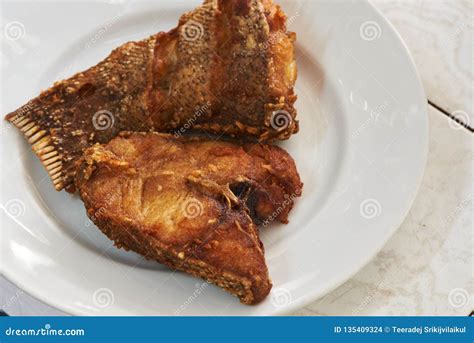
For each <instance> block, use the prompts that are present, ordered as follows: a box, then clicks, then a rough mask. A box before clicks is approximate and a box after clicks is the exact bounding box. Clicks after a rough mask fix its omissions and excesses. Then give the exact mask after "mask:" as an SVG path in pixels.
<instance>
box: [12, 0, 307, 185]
mask: <svg viewBox="0 0 474 343" xmlns="http://www.w3.org/2000/svg"><path fill="white" fill-rule="evenodd" d="M285 21H286V17H285V15H284V13H283V12H282V11H281V9H280V8H279V7H278V6H276V5H274V4H273V3H272V2H271V1H269V0H265V1H263V2H261V1H259V0H219V1H217V0H211V1H205V3H204V4H203V5H202V6H200V7H198V8H197V9H195V10H194V11H191V12H189V13H186V14H184V15H183V16H182V17H181V19H180V22H179V25H178V27H177V28H175V29H173V30H171V31H169V32H168V33H163V32H162V33H158V34H156V35H153V36H151V37H149V38H147V39H145V40H142V41H139V42H130V43H126V44H124V45H122V46H121V47H119V48H117V49H115V50H114V51H113V52H112V53H111V54H110V56H109V57H107V58H106V59H105V60H104V61H102V62H100V63H99V64H98V65H97V66H94V67H92V68H90V69H88V70H86V71H84V72H81V73H78V74H76V75H74V76H73V77H71V78H69V79H67V80H63V81H60V82H57V83H56V84H55V85H54V86H53V87H51V88H50V89H48V90H46V91H45V92H43V93H41V94H40V95H39V96H38V97H37V98H35V99H33V100H32V101H30V102H29V103H28V104H26V105H24V106H22V107H21V108H20V109H18V110H16V111H14V112H13V113H11V114H9V115H7V117H6V119H7V120H9V121H11V122H12V123H13V124H14V125H16V126H17V127H18V128H19V129H20V130H22V131H23V133H24V135H25V136H26V138H27V139H28V140H29V142H30V144H31V145H32V148H33V150H34V151H35V152H36V154H37V155H38V156H39V157H40V159H41V161H42V163H43V165H44V166H45V168H46V169H47V171H48V173H49V175H50V176H51V178H52V180H53V183H54V186H55V188H56V189H57V190H61V189H62V188H66V190H68V191H71V192H74V191H75V190H74V185H73V179H74V174H75V171H76V167H77V163H76V162H77V160H78V159H79V158H80V156H81V155H82V153H83V152H84V150H85V149H86V148H88V147H90V146H92V145H93V144H95V143H105V142H108V141H109V140H110V139H111V138H113V137H115V136H116V135H117V133H118V132H120V131H123V130H129V131H137V130H142V131H143V130H150V131H152V130H155V131H161V132H179V131H180V130H182V129H183V128H185V129H186V130H190V129H192V130H200V131H206V132H207V133H211V134H217V135H223V134H224V135H228V136H234V137H238V138H242V139H248V138H253V139H257V140H259V141H272V140H276V139H287V138H289V137H290V136H291V134H293V133H296V132H297V131H298V122H297V121H296V110H295V109H294V106H293V105H294V102H295V100H296V96H295V95H294V92H293V86H294V83H295V80H296V68H295V63H294V60H295V57H294V47H293V43H294V39H295V35H294V34H293V33H290V32H287V31H286V27H285Z"/></svg>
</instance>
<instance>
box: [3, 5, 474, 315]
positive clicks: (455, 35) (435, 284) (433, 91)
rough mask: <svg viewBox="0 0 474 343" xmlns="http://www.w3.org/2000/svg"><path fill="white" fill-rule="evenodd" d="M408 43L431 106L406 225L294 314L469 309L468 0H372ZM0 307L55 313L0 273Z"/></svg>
mask: <svg viewBox="0 0 474 343" xmlns="http://www.w3.org/2000/svg"><path fill="white" fill-rule="evenodd" d="M373 3H374V5H375V6H376V7H377V8H378V9H379V10H380V11H382V13H384V14H385V16H386V17H387V18H388V19H389V20H390V21H391V22H392V23H393V25H394V26H395V27H396V28H397V30H398V31H399V32H400V34H401V36H402V37H403V39H404V40H405V42H406V44H407V45H408V47H409V48H410V50H411V52H412V54H413V57H414V59H415V62H416V64H417V66H418V69H419V72H420V74H421V77H422V80H423V83H424V87H425V90H426V93H427V97H428V99H427V102H428V103H429V104H427V105H428V106H429V121H430V140H429V145H430V147H429V156H428V163H427V167H426V172H425V176H424V179H423V182H422V185H421V187H420V190H419V193H418V196H417V198H416V200H415V202H414V204H413V207H412V209H411V211H410V212H409V214H408V216H407V218H406V219H405V221H404V223H403V224H402V226H401V227H400V228H399V230H398V231H397V232H396V233H395V234H394V236H393V237H392V238H391V239H390V240H389V242H388V243H387V244H386V245H385V247H384V248H383V249H382V251H381V252H380V253H379V254H378V255H377V256H376V257H375V258H374V259H373V260H372V261H371V262H370V263H369V264H368V265H366V266H365V267H364V268H363V269H362V270H360V271H359V272H358V273H357V274H356V275H355V276H354V277H352V278H351V279H350V280H349V281H347V282H346V283H344V284H343V285H341V286H340V287H339V288H337V289H335V290H334V291H332V292H331V293H329V294H327V295H326V296H325V297H323V298H321V299H319V300H317V301H315V302H314V303H312V304H310V305H308V306H307V307H305V308H304V309H301V310H299V311H297V312H295V313H293V314H294V315H469V314H470V313H471V312H472V311H473V310H474V301H473V299H474V297H473V294H474V278H473V266H474V264H473V251H474V249H473V237H474V236H473V215H472V213H473V211H472V209H473V195H474V193H473V185H474V183H473V176H474V174H473V167H474V165H473V157H474V154H473V153H474V134H473V128H474V114H473V91H472V89H473V88H472V85H473V70H474V67H473V65H472V61H473V58H472V57H473V56H472V51H473V46H472V44H473V41H472V37H473V26H472V23H473V22H472V16H473V2H472V1H460V0H455V1H425V0H416V1H413V0H399V1H387V0H376V1H373ZM0 309H3V310H4V311H6V312H7V313H8V314H11V315H33V314H34V315H60V314H61V312H59V311H57V310H56V309H54V308H51V307H49V306H47V305H45V304H43V303H41V302H39V301H38V300H36V299H34V298H32V297H30V296H29V295H28V294H26V293H24V292H23V291H22V290H21V289H18V288H17V287H16V286H15V285H13V284H12V283H10V282H9V281H7V280H6V279H4V278H2V277H0Z"/></svg>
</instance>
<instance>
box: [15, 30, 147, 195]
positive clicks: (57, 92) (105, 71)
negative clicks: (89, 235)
mask: <svg viewBox="0 0 474 343" xmlns="http://www.w3.org/2000/svg"><path fill="white" fill-rule="evenodd" d="M155 41H156V37H155V36H152V37H150V38H148V39H146V40H143V41H140V42H131V43H126V44H124V45H122V46H121V47H119V48H117V49H115V50H114V51H113V52H112V53H111V54H110V55H109V57H107V58H106V59H105V60H104V61H102V62H101V63H99V64H98V65H96V66H94V67H92V68H90V69H88V70H86V71H84V72H81V73H78V74H76V75H74V76H73V77H71V78H70V79H67V80H64V81H59V82H56V83H55V85H54V86H53V87H51V88H49V89H48V90H46V91H44V92H42V93H41V94H40V96H38V97H37V98H35V99H33V100H32V101H30V102H29V103H27V104H26V105H25V106H23V107H22V108H20V109H18V110H17V111H15V112H13V113H10V114H9V115H7V117H6V119H7V120H9V121H10V122H12V123H13V124H14V125H15V126H17V127H18V128H19V129H20V130H21V131H22V132H23V133H24V135H25V136H26V138H27V139H28V141H29V143H30V144H31V146H32V149H33V151H35V153H36V154H37V155H38V156H39V158H40V159H41V162H42V163H43V165H44V166H45V168H46V169H47V171H48V173H49V175H50V177H51V179H52V180H53V183H54V186H55V188H56V189H57V190H60V189H62V188H63V187H68V190H69V191H74V185H73V178H74V174H75V171H76V168H77V164H76V163H77V160H78V158H80V157H81V156H82V154H83V152H84V150H85V149H86V148H88V147H90V146H91V145H93V144H95V143H105V142H108V141H109V140H110V139H112V138H113V137H115V136H116V135H117V134H118V133H119V132H120V131H123V130H125V129H126V130H138V131H140V130H141V131H143V130H147V129H150V128H152V127H153V124H152V122H151V119H150V115H149V111H148V108H147V102H146V98H145V97H146V89H147V87H148V84H147V82H146V79H145V76H146V75H151V59H152V57H153V48H154V44H155Z"/></svg>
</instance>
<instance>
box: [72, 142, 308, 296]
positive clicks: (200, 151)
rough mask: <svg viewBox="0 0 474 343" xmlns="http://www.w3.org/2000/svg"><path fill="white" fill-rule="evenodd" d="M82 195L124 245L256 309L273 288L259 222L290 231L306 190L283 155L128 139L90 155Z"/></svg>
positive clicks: (270, 149) (255, 148)
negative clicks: (268, 221) (294, 208)
mask: <svg viewBox="0 0 474 343" xmlns="http://www.w3.org/2000/svg"><path fill="white" fill-rule="evenodd" d="M76 187H77V188H78V190H79V193H80V195H81V198H82V200H83V201H84V204H85V207H86V209H87V213H88V215H89V217H90V218H91V219H92V220H93V221H94V223H95V224H96V225H97V226H98V227H99V228H100V229H101V230H102V231H103V232H104V233H105V234H106V235H107V236H108V237H109V238H110V239H112V240H113V241H114V242H115V244H116V246H118V247H122V248H124V249H126V250H133V251H135V252H138V253H140V254H142V255H144V256H145V257H146V258H148V259H154V260H157V261H159V262H161V263H163V264H165V265H168V266H170V267H171V268H174V269H178V270H181V271H184V272H187V273H190V274H192V275H195V276H198V277H202V278H204V279H206V280H208V281H209V282H212V283H214V284H216V285H218V286H220V287H222V288H224V289H226V290H227V291H229V292H231V293H232V294H234V295H236V296H238V297H239V298H240V300H241V301H242V302H243V303H245V304H254V303H257V302H259V301H261V300H262V299H264V298H265V297H266V295H267V294H268V293H269V292H270V289H271V287H272V284H271V281H270V279H269V277H268V270H267V267H266V264H265V259H264V255H263V246H262V244H261V242H260V240H259V238H258V235H257V228H256V224H255V222H259V221H262V220H265V219H266V218H269V217H270V218H275V219H276V220H279V221H281V222H287V220H288V212H289V211H290V209H291V207H292V206H293V200H294V199H295V197H297V196H299V195H300V194H301V189H302V183H301V181H300V179H299V176H298V172H297V170H296V168H295V165H294V162H293V160H292V158H291V157H290V156H289V155H288V154H287V153H286V152H285V151H283V150H282V149H280V148H278V147H275V146H270V145H263V144H256V145H251V144H246V145H243V146H240V145H237V144H233V143H229V142H223V141H221V142H215V141H209V140H208V141H203V140H201V139H198V138H183V137H181V138H176V137H174V136H172V135H167V134H158V133H147V134H145V133H124V134H121V135H120V136H118V137H116V138H114V139H113V140H112V141H110V142H109V143H108V144H107V145H95V146H93V147H92V148H89V149H88V150H87V151H86V152H85V154H84V157H83V159H82V163H81V167H80V169H79V171H78V173H77V178H76Z"/></svg>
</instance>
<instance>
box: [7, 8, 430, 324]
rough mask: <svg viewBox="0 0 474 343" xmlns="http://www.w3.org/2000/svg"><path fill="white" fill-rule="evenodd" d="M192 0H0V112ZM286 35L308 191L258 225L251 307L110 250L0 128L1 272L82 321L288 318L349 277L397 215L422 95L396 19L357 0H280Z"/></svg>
mask: <svg viewBox="0 0 474 343" xmlns="http://www.w3.org/2000/svg"><path fill="white" fill-rule="evenodd" d="M198 4H199V2H194V1H193V2H175V1H170V2H158V1H154V2H146V3H137V2H133V3H128V2H122V1H107V2H92V3H78V2H67V3H65V2H57V3H51V2H49V3H42V2H37V1H35V2H19V3H4V4H3V5H2V7H3V11H2V16H3V18H2V19H3V25H4V26H3V27H4V29H5V30H4V35H3V36H2V49H3V52H2V60H3V66H2V72H3V77H2V109H1V112H2V113H3V114H6V113H8V112H10V111H12V110H14V109H16V108H17V107H18V106H20V105H22V104H23V103H25V102H26V101H27V100H29V99H30V98H32V97H34V96H36V95H37V94H38V92H39V91H40V90H41V89H44V88H46V87H48V86H49V85H50V84H52V82H53V81H55V80H58V79H61V78H64V77H66V76H69V75H71V74H73V73H74V72H76V71H79V70H83V69H85V68H86V67H88V66H91V65H93V64H96V63H97V62H98V61H100V60H101V59H102V58H104V57H105V56H107V54H108V53H109V52H110V51H111V50H112V49H113V48H114V47H116V46H118V45H120V44H122V43H124V42H126V41H129V40H138V39H141V38H144V37H147V36H148V35H149V34H152V33H155V32H157V31H161V30H168V29H170V28H172V27H174V26H175V25H176V23H177V21H178V18H179V16H180V14H182V13H183V12H185V11H186V10H189V9H191V8H193V7H194V6H197V5H198ZM281 5H282V7H283V8H284V10H285V11H286V13H287V14H288V17H289V18H290V19H289V29H290V30H292V31H295V32H297V34H298V42H297V55H298V67H299V78H298V83H297V93H298V96H299V99H298V102H297V107H298V111H299V120H300V123H301V131H300V133H299V134H297V135H295V136H293V137H292V138H291V139H290V140H289V141H286V142H283V143H281V145H282V146H283V147H284V148H285V149H287V150H288V151H289V152H290V153H291V155H292V156H293V157H294V159H295V161H296V164H297V166H298V169H299V171H300V174H301V177H302V179H303V181H304V184H305V187H304V194H303V196H302V198H301V199H299V200H298V202H297V204H296V206H295V208H294V210H293V212H292V213H291V216H290V224H289V225H286V226H285V225H274V226H273V227H268V228H264V229H262V231H261V236H262V240H263V242H264V244H265V248H266V259H267V263H268V266H269V270H270V275H271V278H272V280H273V283H274V288H273V290H272V293H271V294H270V295H269V296H268V298H267V299H266V300H265V301H264V302H263V303H261V304H259V305H257V306H245V305H242V304H240V303H239V301H238V300H237V299H236V298H234V297H232V296H230V295H229V294H227V293H226V292H224V291H222V290H220V289H219V288H217V287H214V286H208V285H207V284H203V283H202V281H200V280H198V279H195V278H193V277H190V276H188V275H185V274H182V273H176V272H172V271H170V270H168V269H166V268H164V267H162V266H160V265H159V264H157V263H153V262H145V261H143V259H142V258H141V257H140V256H138V255H136V254H134V253H127V252H125V251H122V250H118V249H116V248H114V247H113V246H112V245H111V242H110V241H109V240H108V239H107V238H106V237H105V236H103V235H102V234H101V233H100V232H99V230H97V229H96V228H95V227H94V226H93V225H92V224H90V222H89V221H88V220H87V217H86V215H85V210H84V208H83V205H82V203H81V201H80V200H79V199H78V197H77V196H72V195H70V194H67V193H65V192H56V191H54V189H53V187H52V185H51V183H50V181H49V179H48V177H47V175H46V173H45V171H44V170H43V168H42V167H41V165H40V163H39V162H38V160H37V159H36V157H35V156H34V155H33V153H32V152H31V151H30V150H29V148H28V145H27V144H26V142H25V141H24V140H23V138H22V137H21V136H20V134H19V133H18V132H17V130H15V129H11V128H9V127H8V125H7V124H6V123H5V122H4V121H2V131H1V166H2V167H1V168H2V175H1V176H2V177H1V181H2V190H1V206H2V209H3V210H2V211H1V213H2V214H1V216H2V217H1V218H2V219H1V220H2V221H1V223H2V228H1V233H2V235H1V238H2V242H1V248H2V250H1V268H2V269H1V270H2V272H3V273H4V274H5V275H6V277H7V278H8V279H10V280H11V281H12V282H14V283H15V284H17V285H18V286H19V287H21V288H22V289H24V290H25V291H27V292H29V293H30V294H32V295H33V296H35V297H37V298H38V299H40V300H42V301H44V302H46V303H47V304H49V305H51V306H54V307H56V308H58V309H61V310H63V311H65V312H67V313H71V314H84V315H173V314H181V315H273V314H281V313H288V312H290V311H292V310H295V309H297V308H299V307H302V306H304V305H305V304H307V303H308V302H310V301H313V300H315V299H316V298H318V297H320V296H322V295H324V294H326V293H327V292H329V291H330V290H332V289H334V288H335V287H336V286H338V285H340V284H341V283H342V282H344V281H345V280H347V279H348V278H350V277H351V276H352V275H353V274H354V273H355V272H357V271H358V270H359V269H360V268H361V267H362V266H364V265H365V264H366V263H367V262H368V261H369V260H370V259H371V258H372V257H373V256H374V255H375V254H376V253H377V252H378V251H379V250H380V249H381V248H382V246H383V245H384V243H385V242H386V241H387V239H388V238H389V237H390V236H391V235H392V234H393V233H394V231H395V230H396V229H397V228H398V226H399V225H400V224H401V222H402V220H403V219H404V217H405V215H406V213H407V211H408V210H409V208H410V206H411V203H412V201H413V199H414V197H415V195H416V192H417V189H418V185H419V184H420V181H421V177H422V174H423V170H424V166H425V160H426V153H427V134H428V133H427V113H426V103H425V96H424V92H423V89H422V86H421V83H420V80H419V78H418V75H417V72H416V69H415V67H414V65H413V62H412V60H411V58H410V55H409V53H408V51H407V49H406V47H405V45H404V44H403V42H402V41H401V39H400V37H399V36H398V35H397V33H396V32H395V31H394V29H393V28H392V26H391V25H390V24H389V23H388V22H387V21H386V20H385V19H384V18H383V17H382V15H381V14H379V13H378V12H377V11H376V10H375V9H374V8H373V7H372V6H371V5H370V4H368V3H365V2H360V1H285V2H282V3H281Z"/></svg>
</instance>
